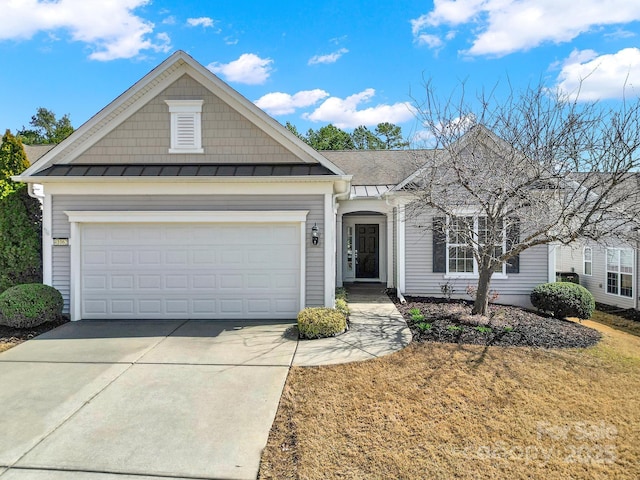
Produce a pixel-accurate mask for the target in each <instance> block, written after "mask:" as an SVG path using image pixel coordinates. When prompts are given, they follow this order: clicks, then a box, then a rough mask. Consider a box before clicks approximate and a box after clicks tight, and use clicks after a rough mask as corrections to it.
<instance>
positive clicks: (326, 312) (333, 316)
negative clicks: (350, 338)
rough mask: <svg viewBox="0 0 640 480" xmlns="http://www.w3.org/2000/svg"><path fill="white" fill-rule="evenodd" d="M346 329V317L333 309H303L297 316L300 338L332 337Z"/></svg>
mask: <svg viewBox="0 0 640 480" xmlns="http://www.w3.org/2000/svg"><path fill="white" fill-rule="evenodd" d="M346 329H347V317H346V316H345V315H344V313H342V312H340V311H338V310H336V309H335V308H324V307H316V308H305V309H304V310H302V311H301V312H300V313H299V314H298V333H299V334H300V338H309V339H311V338H324V337H334V336H336V335H338V334H340V333H343V332H344V331H345V330H346Z"/></svg>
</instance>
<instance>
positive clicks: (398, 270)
mask: <svg viewBox="0 0 640 480" xmlns="http://www.w3.org/2000/svg"><path fill="white" fill-rule="evenodd" d="M388 193H389V192H385V193H384V194H383V195H382V196H383V197H384V201H385V203H386V204H387V205H389V206H390V207H393V208H395V209H396V220H397V221H396V224H395V225H394V228H396V241H397V242H398V244H397V245H396V251H395V254H396V258H395V261H396V279H395V283H396V297H398V301H399V302H400V303H402V304H404V303H407V300H406V299H405V298H404V296H403V295H402V289H401V288H400V287H401V286H404V281H402V282H401V281H400V278H401V276H402V275H403V274H404V268H401V265H400V264H401V260H400V250H401V249H400V242H401V241H402V242H404V234H403V235H400V205H399V204H398V202H392V201H391V197H390V196H389V195H388ZM402 213H403V217H404V210H403V212H402ZM403 220H404V218H403ZM402 254H403V255H404V249H402ZM402 263H404V260H402Z"/></svg>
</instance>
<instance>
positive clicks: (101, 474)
mask: <svg viewBox="0 0 640 480" xmlns="http://www.w3.org/2000/svg"><path fill="white" fill-rule="evenodd" d="M290 326H291V323H264V322H260V323H257V322H256V323H250V322H220V321H215V322H214V321H130V322H127V321H105V322H99V321H90V322H89V321H83V322H75V323H68V324H66V325H64V326H62V327H60V328H57V329H55V330H53V331H51V332H49V333H47V334H45V335H42V336H40V337H38V338H36V339H34V340H31V341H29V342H26V343H23V344H21V345H19V346H17V347H14V348H12V349H11V350H9V351H7V352H4V353H2V354H0V405H2V412H3V413H2V417H1V420H0V480H26V479H29V480H63V479H64V480H80V479H87V480H124V479H135V480H145V479H147V480H151V479H153V478H157V477H154V476H158V477H162V478H167V477H169V478H202V479H205V478H229V479H244V478H247V479H248V478H253V479H255V478H256V475H257V472H258V467H259V461H260V455H261V450H262V448H263V447H264V445H265V444H266V441H267V438H268V435H269V429H270V428H271V424H272V423H273V419H274V416H275V413H276V410H277V407H278V402H279V399H280V394H281V392H282V387H283V386H284V382H285V379H286V376H287V372H288V370H289V366H290V365H291V362H292V358H293V355H294V353H295V350H296V345H297V342H296V340H295V339H294V338H289V337H287V335H286V331H287V329H288V328H289V327H290ZM140 475H145V476H140Z"/></svg>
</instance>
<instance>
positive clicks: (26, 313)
mask: <svg viewBox="0 0 640 480" xmlns="http://www.w3.org/2000/svg"><path fill="white" fill-rule="evenodd" d="M63 305H64V302H63V300H62V295H61V294H60V292H59V291H58V290H56V289H55V288H53V287H49V286H48V285H43V284H41V283H26V284H22V285H16V286H15V287H11V288H8V289H7V290H5V291H4V292H2V294H0V325H5V326H7V327H13V328H31V327H36V326H38V325H41V324H43V323H46V322H52V321H55V320H58V319H59V318H60V316H61V315H62V307H63Z"/></svg>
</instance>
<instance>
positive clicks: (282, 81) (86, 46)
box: [0, 0, 640, 135]
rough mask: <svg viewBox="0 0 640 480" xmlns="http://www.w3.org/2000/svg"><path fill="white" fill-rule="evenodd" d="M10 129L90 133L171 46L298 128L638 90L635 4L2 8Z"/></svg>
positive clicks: (408, 120)
mask: <svg viewBox="0 0 640 480" xmlns="http://www.w3.org/2000/svg"><path fill="white" fill-rule="evenodd" d="M0 11H1V12H2V13H3V20H2V24H1V25H0V58H1V59H2V68H0V92H1V95H0V128H2V129H3V131H4V129H5V128H9V129H11V130H12V131H13V132H15V131H16V130H17V129H19V128H21V127H22V126H23V125H24V126H27V125H28V123H29V120H30V118H31V116H32V115H33V114H34V113H35V111H36V109H37V108H38V107H45V108H48V109H50V110H53V111H54V112H55V113H56V114H57V115H58V116H61V115H63V114H67V113H68V114H69V115H70V117H71V121H72V123H73V125H74V126H75V127H78V126H80V125H81V124H82V123H84V122H85V121H87V120H88V119H89V118H90V117H91V116H92V115H94V114H95V113H97V112H98V111H99V110H100V109H101V108H103V107H104V106H105V105H107V104H108V103H109V102H110V101H112V100H113V99H115V98H116V97H117V96H118V95H120V94H121V93H122V92H123V91H125V90H126V89H127V88H128V87H130V86H131V85H132V84H133V83H134V82H136V81H137V80H138V79H140V78H141V77H142V76H144V75H145V74H146V73H147V72H149V71H150V70H151V69H153V68H154V67H155V66H156V65H157V64H158V63H160V62H161V61H162V60H164V59H165V58H166V57H167V56H169V55H170V54H171V53H172V52H173V51H175V50H178V49H180V50H185V51H186V52H188V53H189V54H190V55H192V56H193V57H194V58H195V59H196V60H197V61H199V62H200V63H202V64H203V65H205V66H208V68H210V69H211V70H212V71H213V72H214V73H216V74H217V75H218V76H220V77H221V78H222V79H223V80H225V81H226V82H227V83H229V84H230V85H231V86H232V87H233V88H235V89H236V90H238V91H239V92H240V93H241V94H242V95H244V96H245V97H247V98H248V99H250V100H251V101H254V102H256V104H257V105H259V106H260V107H261V108H263V109H264V110H266V111H267V112H268V113H270V114H271V115H272V116H274V117H275V118H276V119H277V120H278V121H280V122H282V123H284V122H286V121H290V122H291V123H293V124H294V125H296V126H298V128H299V130H301V131H305V130H307V129H308V128H314V129H317V128H319V127H321V126H323V125H326V124H328V123H333V124H335V125H337V126H339V127H341V128H345V129H347V130H350V129H352V128H354V127H355V126H357V125H361V124H364V125H368V126H374V125H376V124H377V123H379V122H383V121H389V122H392V123H396V124H399V125H401V126H402V127H403V132H404V133H405V135H410V134H415V133H419V132H420V125H418V124H417V122H416V120H415V116H414V114H413V113H412V106H413V105H414V104H415V101H416V100H418V101H419V100H420V99H422V98H424V81H425V80H427V79H431V81H432V84H433V85H434V86H435V87H436V88H437V89H438V91H439V92H441V93H442V95H443V96H445V95H449V94H450V93H451V92H452V90H453V89H454V88H455V87H456V86H458V85H459V84H460V82H461V81H465V82H466V89H467V91H469V92H475V91H478V90H480V89H482V88H492V87H493V86H495V85H496V84H499V85H500V87H499V88H502V89H506V88H507V84H508V83H510V84H511V85H513V86H514V87H515V88H520V87H524V86H526V85H527V84H537V83H538V82H539V81H543V82H544V83H545V84H546V85H548V86H549V87H552V88H553V87H556V88H560V89H562V90H564V91H566V92H569V93H571V92H574V91H575V90H576V88H577V87H578V85H579V82H580V80H581V79H583V80H584V81H583V83H582V87H581V97H582V98H584V99H589V100H593V99H601V100H606V101H619V100H620V98H621V97H622V92H623V86H624V85H625V84H626V85H627V90H626V95H627V96H637V95H638V94H640V48H639V45H640V2H639V1H637V0H636V1H630V0H607V1H602V0H580V1H575V0H458V1H450V0H439V1H435V2H432V1H424V0H423V1H398V2H379V1H355V0H354V1H351V2H345V1H344V0H341V1H333V0H330V1H318V0H314V1H307V0H303V1H301V0H298V1H295V2H294V1H284V0H283V1H277V0H274V1H247V0H235V1H233V2H232V1H210V2H203V1H190V0H183V1H181V2H171V1H168V0H154V1H151V0H111V1H100V0H91V1H88V0H58V1H47V2H44V1H36V0H0Z"/></svg>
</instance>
